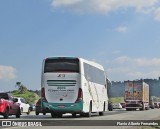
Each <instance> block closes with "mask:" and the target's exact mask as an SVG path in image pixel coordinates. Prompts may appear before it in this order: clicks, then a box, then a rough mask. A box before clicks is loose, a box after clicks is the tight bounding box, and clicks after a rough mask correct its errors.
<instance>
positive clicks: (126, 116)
mask: <svg viewBox="0 0 160 129" xmlns="http://www.w3.org/2000/svg"><path fill="white" fill-rule="evenodd" d="M157 119H158V120H160V109H150V110H146V111H125V110H124V109H122V110H118V109H117V110H114V111H108V112H106V113H105V115H104V116H98V114H96V113H95V114H93V115H92V117H90V118H86V117H80V116H78V115H77V117H76V118H72V116H71V115H70V114H66V115H64V116H63V117H62V118H51V115H50V114H47V115H45V116H44V115H42V114H41V115H39V116H36V115H34V112H32V113H31V114H30V115H26V114H22V116H21V118H20V119H16V118H15V117H14V116H10V118H9V119H7V120H22V121H26V120H27V121H28V120H29V121H32V120H35V121H41V120H45V121H43V122H44V123H45V125H47V124H52V125H53V122H54V123H56V122H57V123H58V122H59V123H58V125H62V126H45V127H32V128H33V129H59V128H60V129H75V128H77V129H81V128H83V129H84V126H76V127H75V126H73V125H75V124H74V123H75V120H79V121H80V122H81V121H84V122H87V120H93V121H91V122H94V123H93V124H95V125H96V123H97V122H101V121H106V120H115V121H116V122H118V121H121V120H130V121H133V120H142V121H143V120H157ZM0 120H4V119H2V117H0ZM53 120H54V121H53ZM57 120H60V121H57ZM66 120H70V121H68V122H70V123H69V125H71V126H68V125H67V126H64V125H66V124H68V123H65V121H66ZM98 120H100V121H98ZM80 124H81V123H80ZM82 125H83V123H82ZM84 125H85V124H84ZM21 128H22V127H14V128H13V129H21ZM30 128H31V127H25V129H30ZM97 128H98V129H101V128H104V129H107V128H111V127H110V126H100V127H99V126H92V127H91V126H85V129H97ZM112 128H113V129H119V128H122V129H123V128H124V129H125V128H129V127H128V126H120V127H118V126H114V127H112ZM6 129H9V128H6ZM10 129H11V128H10Z"/></svg>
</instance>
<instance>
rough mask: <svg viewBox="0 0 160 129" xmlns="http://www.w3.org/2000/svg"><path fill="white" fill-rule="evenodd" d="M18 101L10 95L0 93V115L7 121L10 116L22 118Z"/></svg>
mask: <svg viewBox="0 0 160 129" xmlns="http://www.w3.org/2000/svg"><path fill="white" fill-rule="evenodd" d="M17 101H18V100H17V99H15V98H13V97H12V96H10V95H9V94H8V93H0V115H3V117H4V118H6V119H7V118H8V116H9V115H16V118H20V115H21V111H20V105H19V104H18V103H16V102H17Z"/></svg>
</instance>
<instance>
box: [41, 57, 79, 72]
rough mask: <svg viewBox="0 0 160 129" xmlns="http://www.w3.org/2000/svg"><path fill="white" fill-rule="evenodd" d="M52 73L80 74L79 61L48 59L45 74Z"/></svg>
mask: <svg viewBox="0 0 160 129" xmlns="http://www.w3.org/2000/svg"><path fill="white" fill-rule="evenodd" d="M52 72H77V73H79V60H78V59H65V58H62V59H61V58H60V59H46V60H45V65H44V73H52Z"/></svg>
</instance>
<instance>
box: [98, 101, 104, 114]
mask: <svg viewBox="0 0 160 129" xmlns="http://www.w3.org/2000/svg"><path fill="white" fill-rule="evenodd" d="M104 112H105V102H104V105H103V111H102V112H99V115H100V116H103V115H104Z"/></svg>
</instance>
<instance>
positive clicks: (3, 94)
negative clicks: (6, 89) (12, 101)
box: [0, 93, 9, 100]
mask: <svg viewBox="0 0 160 129" xmlns="http://www.w3.org/2000/svg"><path fill="white" fill-rule="evenodd" d="M0 98H3V99H6V100H8V99H9V98H8V95H7V94H6V93H0Z"/></svg>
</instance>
